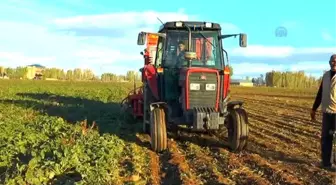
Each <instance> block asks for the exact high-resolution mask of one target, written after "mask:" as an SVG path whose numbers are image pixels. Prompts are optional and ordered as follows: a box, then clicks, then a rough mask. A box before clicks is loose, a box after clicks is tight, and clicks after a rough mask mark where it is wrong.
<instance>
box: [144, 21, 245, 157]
mask: <svg viewBox="0 0 336 185" xmlns="http://www.w3.org/2000/svg"><path fill="white" fill-rule="evenodd" d="M153 35H154V36H156V37H153ZM149 36H151V38H156V39H155V40H154V41H153V40H152V41H151V43H155V46H156V47H153V44H152V45H151V46H149V45H148V43H149V42H148V40H149ZM236 36H239V45H240V46H241V47H246V35H245V34H230V35H221V27H220V25H219V24H217V23H208V22H191V21H188V22H180V21H178V22H167V23H165V24H163V25H162V26H161V28H160V29H159V31H158V32H157V33H146V32H140V33H139V35H138V45H144V44H145V43H146V42H147V51H148V49H149V48H152V50H151V52H147V55H144V57H145V65H144V68H142V70H141V71H142V74H143V84H144V85H143V100H141V102H142V107H143V109H142V111H143V123H144V131H145V132H146V131H147V132H149V130H150V132H151V136H152V138H153V140H152V146H153V148H154V149H155V150H156V151H161V150H163V149H165V147H166V141H164V139H165V137H166V133H165V132H166V131H165V130H166V125H167V128H168V127H169V126H171V125H173V126H178V125H187V127H189V128H191V129H192V130H194V131H205V130H218V129H219V128H220V126H221V125H225V122H228V121H227V120H228V119H227V118H228V116H231V117H232V116H233V117H234V118H232V119H235V120H237V119H238V118H239V116H242V117H243V116H244V115H243V114H244V113H243V112H244V111H243V109H241V108H240V109H239V111H236V112H234V111H235V109H234V108H233V107H234V106H235V105H242V102H236V101H235V102H229V93H228V89H229V83H230V71H229V66H228V56H227V52H226V51H225V50H224V49H223V46H222V39H225V38H229V37H236ZM153 48H155V52H153ZM149 55H150V56H149ZM148 56H149V57H148ZM146 57H147V58H146ZM148 58H152V59H153V60H152V62H148ZM146 60H147V62H146ZM232 111H233V113H231V114H230V112H232ZM237 116H238V117H237ZM239 120H240V118H239ZM242 120H244V119H242ZM229 122H230V121H229ZM231 122H232V121H231ZM153 124H154V125H153ZM163 124H164V125H163ZM239 124H241V123H239ZM226 125H230V124H226ZM231 125H232V124H231ZM234 125H236V123H233V126H227V128H228V129H229V127H230V128H232V127H235V126H234ZM239 126H240V127H242V126H241V125H239ZM163 127H164V128H163ZM153 129H154V130H153ZM155 129H160V130H155ZM244 129H245V130H246V129H247V127H246V126H244V128H241V130H244ZM156 132H159V133H156ZM244 133H245V134H247V131H245V132H244ZM244 133H243V134H241V132H239V134H240V136H241V135H244ZM153 134H154V135H153ZM158 134H159V135H160V137H161V136H162V137H163V138H157V136H158ZM240 136H239V137H240ZM232 137H237V136H232ZM232 137H231V140H232V139H233V138H232ZM242 137H245V136H242ZM229 138H230V137H229ZM161 139H163V140H161ZM158 142H162V143H161V145H159V143H158ZM155 143H156V144H155ZM231 148H234V149H238V148H240V149H242V148H244V145H240V146H239V143H238V144H237V142H236V143H233V144H232V147H231Z"/></svg>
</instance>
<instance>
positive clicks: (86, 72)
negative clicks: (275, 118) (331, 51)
mask: <svg viewBox="0 0 336 185" xmlns="http://www.w3.org/2000/svg"><path fill="white" fill-rule="evenodd" d="M27 72H28V67H16V68H4V67H1V66H0V76H1V77H3V76H8V77H9V78H11V79H27V75H26V74H27ZM230 72H231V74H230V75H232V74H233V68H232V67H230ZM42 73H43V75H42V77H41V78H42V79H46V78H53V79H58V80H75V81H78V80H86V81H87V80H91V81H92V80H94V81H96V80H101V81H104V82H121V81H141V75H140V73H139V72H137V71H127V73H126V75H117V74H113V73H103V74H102V75H101V76H100V77H98V76H96V75H95V74H94V73H93V71H92V70H91V69H79V68H75V69H73V70H67V71H65V70H63V69H58V68H44V69H43V72H42ZM321 80H322V77H320V78H318V79H316V78H314V77H312V76H307V75H306V74H305V73H304V71H298V72H290V71H285V72H280V71H271V72H267V73H266V76H265V78H264V77H263V75H260V77H259V78H253V79H252V81H253V83H257V84H259V85H264V84H265V85H266V86H269V87H287V88H310V87H316V86H318V85H319V84H320V82H321Z"/></svg>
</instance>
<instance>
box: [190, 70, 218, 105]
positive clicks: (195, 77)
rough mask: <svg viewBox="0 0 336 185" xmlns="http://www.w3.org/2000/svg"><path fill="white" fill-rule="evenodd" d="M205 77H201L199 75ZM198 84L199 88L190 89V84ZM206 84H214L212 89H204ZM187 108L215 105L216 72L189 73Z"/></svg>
mask: <svg viewBox="0 0 336 185" xmlns="http://www.w3.org/2000/svg"><path fill="white" fill-rule="evenodd" d="M202 75H203V76H205V77H206V79H201V78H200V77H201V76H202ZM191 83H195V84H200V90H191V89H190V84H191ZM206 84H216V89H215V90H214V91H209V90H206V88H205V87H206ZM188 85H189V109H192V108H194V107H215V105H216V95H217V88H218V87H217V86H218V84H217V74H215V73H190V74H189V84H188Z"/></svg>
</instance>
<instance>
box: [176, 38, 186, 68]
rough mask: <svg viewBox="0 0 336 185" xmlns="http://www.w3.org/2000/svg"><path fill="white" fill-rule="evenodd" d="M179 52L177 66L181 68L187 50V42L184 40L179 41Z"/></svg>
mask: <svg viewBox="0 0 336 185" xmlns="http://www.w3.org/2000/svg"><path fill="white" fill-rule="evenodd" d="M178 48H179V50H180V51H179V54H178V56H177V59H176V67H177V68H181V66H182V64H183V61H184V54H185V52H186V44H185V42H184V41H179V42H178Z"/></svg>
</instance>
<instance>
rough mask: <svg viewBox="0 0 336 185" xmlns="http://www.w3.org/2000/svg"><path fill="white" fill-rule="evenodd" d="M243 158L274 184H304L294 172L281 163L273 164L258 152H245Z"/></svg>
mask: <svg viewBox="0 0 336 185" xmlns="http://www.w3.org/2000/svg"><path fill="white" fill-rule="evenodd" d="M241 160H242V161H243V162H244V163H245V164H247V165H248V166H249V167H250V168H252V169H256V170H258V171H259V172H260V173H262V174H264V175H265V176H266V177H267V179H268V180H269V181H271V182H272V184H296V185H297V184H303V182H302V181H301V180H300V179H298V178H297V177H296V176H295V174H294V172H292V171H290V170H288V169H286V168H281V167H280V166H279V165H274V164H271V163H269V162H268V161H267V160H265V159H264V158H262V157H260V156H259V155H258V154H245V155H243V156H241ZM266 177H265V178H266Z"/></svg>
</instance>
